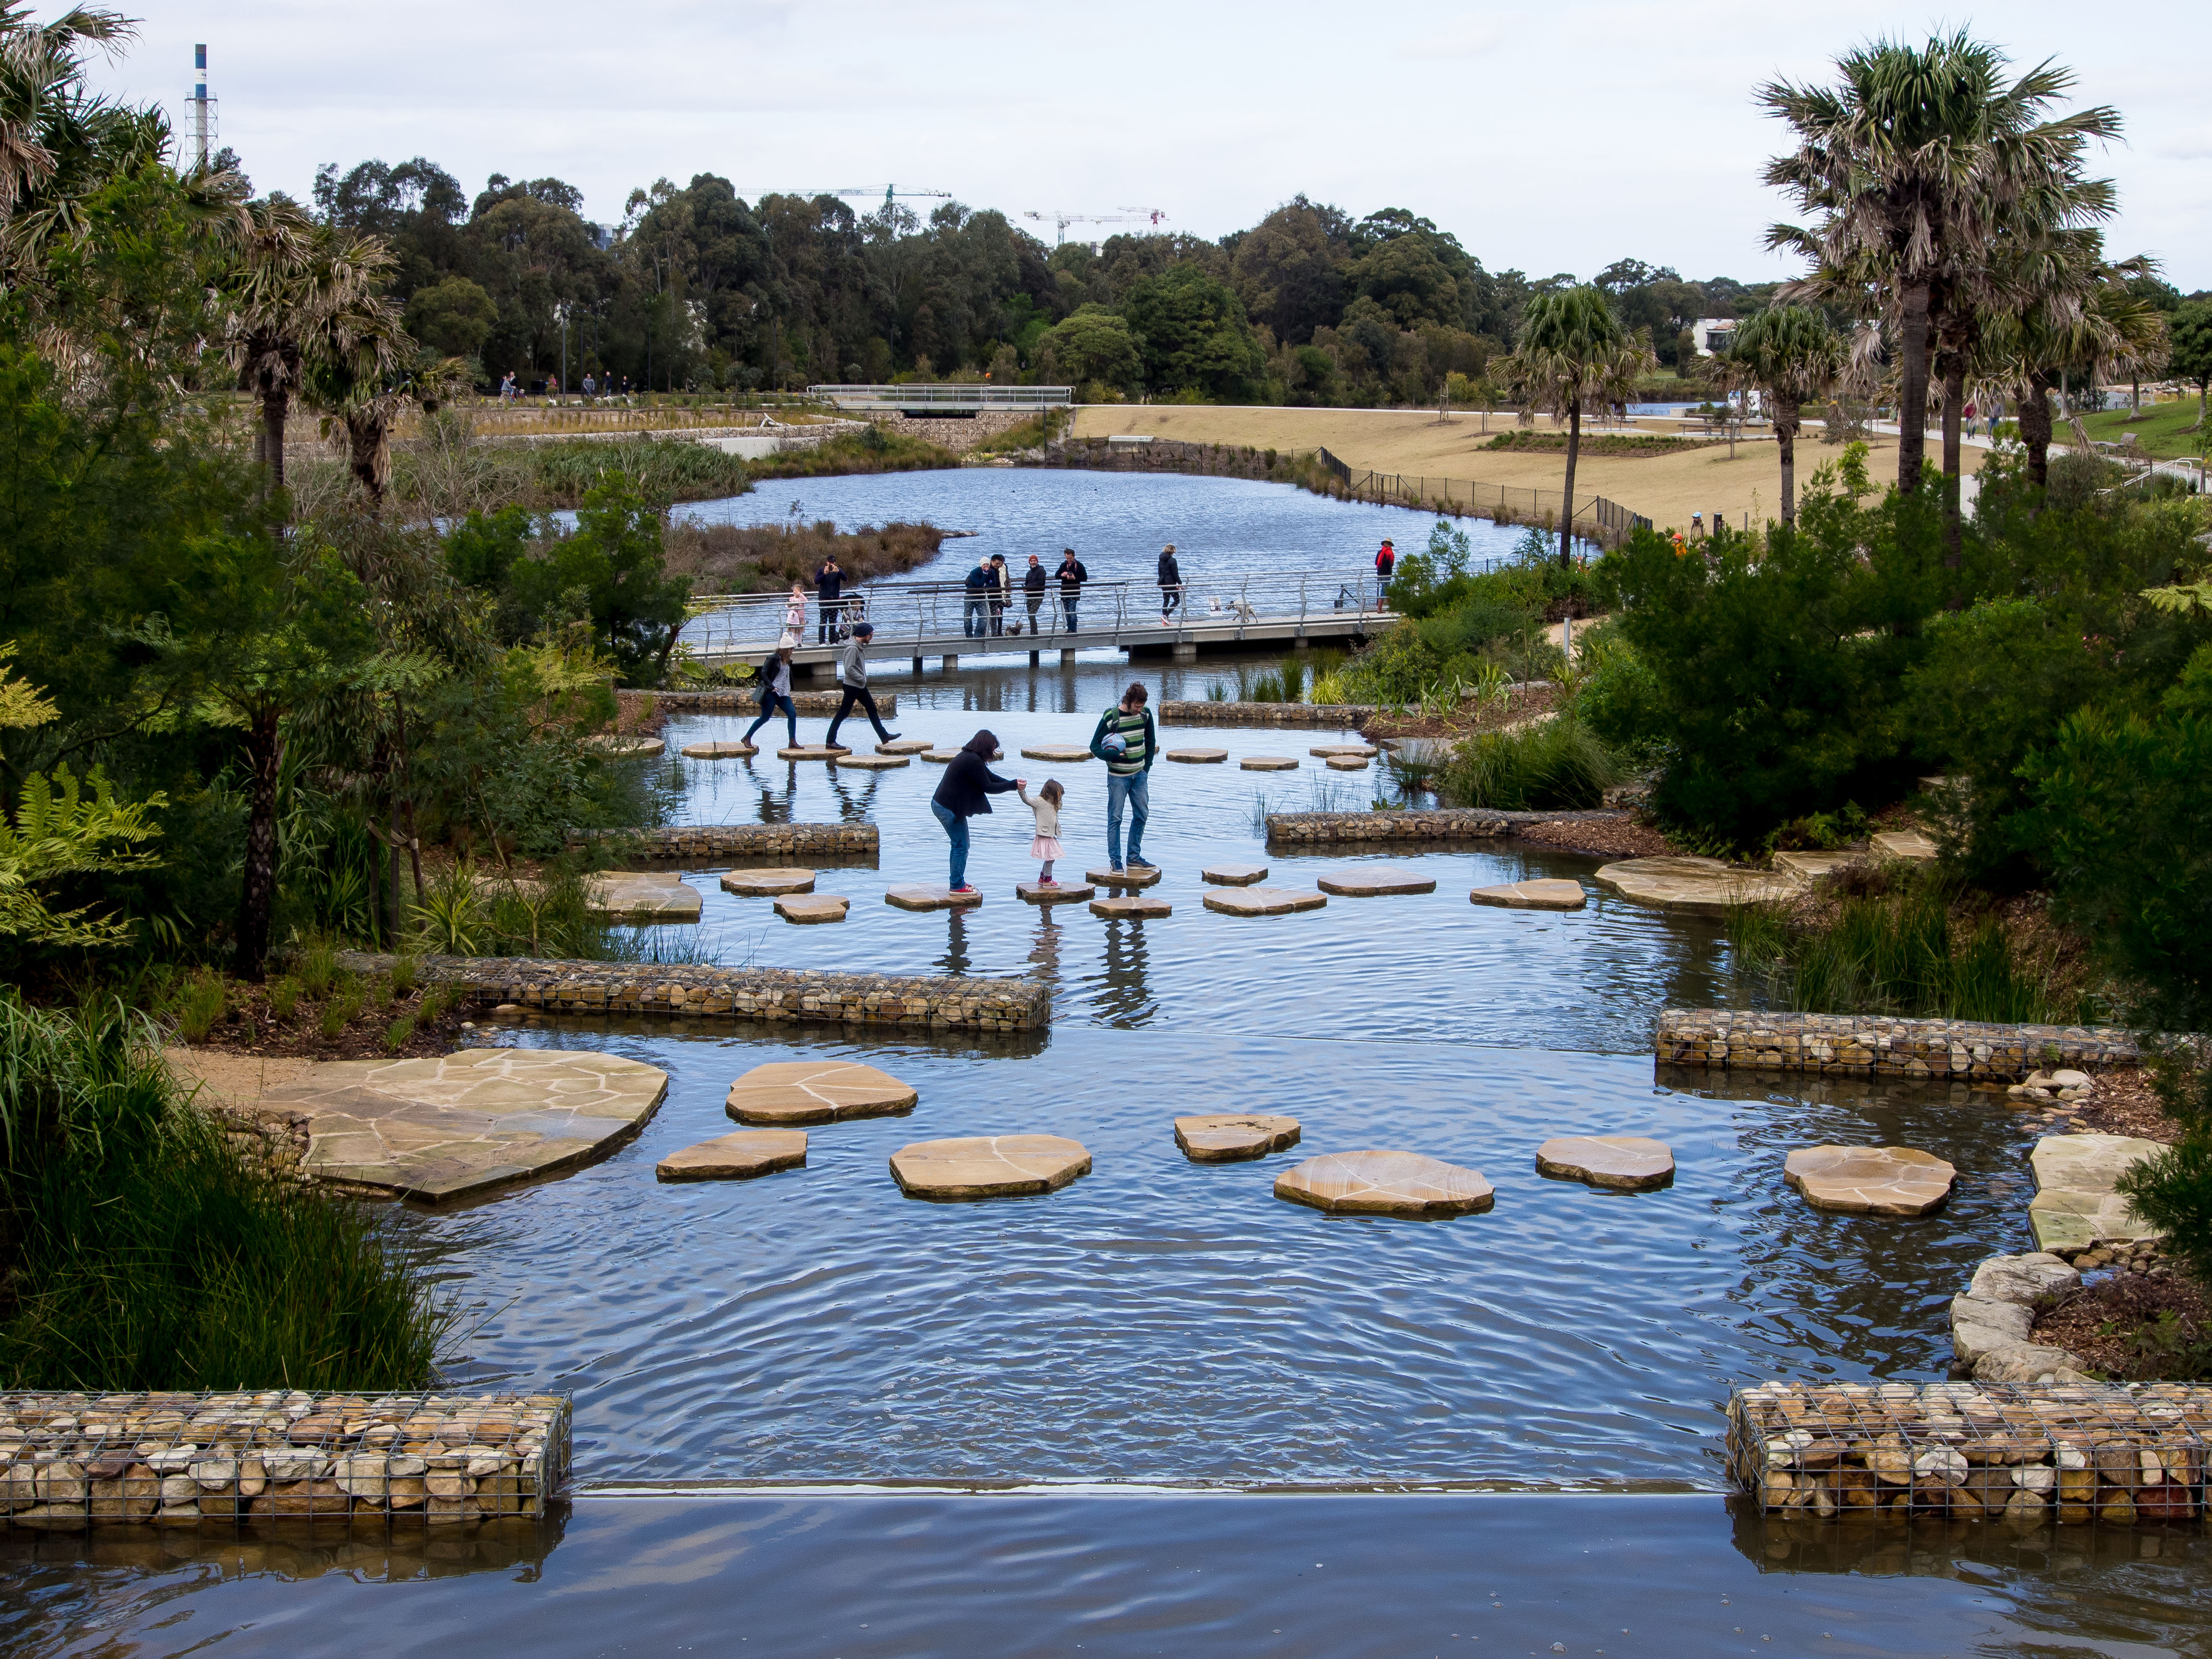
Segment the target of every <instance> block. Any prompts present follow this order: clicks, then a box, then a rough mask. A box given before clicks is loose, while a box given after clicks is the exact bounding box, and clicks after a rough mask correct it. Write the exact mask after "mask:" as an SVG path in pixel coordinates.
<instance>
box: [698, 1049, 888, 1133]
mask: <svg viewBox="0 0 2212 1659" xmlns="http://www.w3.org/2000/svg"><path fill="white" fill-rule="evenodd" d="M920 1099H921V1096H920V1095H919V1094H918V1093H917V1092H916V1091H915V1090H914V1088H913V1087H912V1086H911V1085H908V1084H904V1083H902V1082H900V1081H899V1080H898V1079H896V1078H895V1077H893V1076H892V1075H891V1074H890V1073H888V1072H880V1071H878V1070H877V1069H876V1068H875V1067H874V1066H862V1065H859V1064H857V1063H855V1062H854V1061H851V1060H772V1061H770V1062H769V1063H768V1064H767V1065H764V1066H754V1067H753V1068H752V1070H750V1072H747V1073H744V1076H742V1077H740V1078H739V1079H738V1080H737V1081H736V1082H734V1083H732V1085H730V1092H729V1096H728V1097H727V1098H726V1100H725V1101H724V1102H723V1109H724V1110H725V1111H726V1112H728V1113H729V1115H731V1116H732V1117H733V1118H735V1119H736V1120H737V1121H738V1122H740V1123H749V1124H754V1125H764V1126H767V1127H775V1128H790V1127H794V1126H796V1125H799V1124H805V1123H842V1122H843V1121H846V1120H847V1119H848V1118H856V1117H899V1116H902V1115H905V1114H906V1113H908V1112H910V1111H912V1110H913V1109H914V1107H915V1102H917V1101H918V1100H920Z"/></svg>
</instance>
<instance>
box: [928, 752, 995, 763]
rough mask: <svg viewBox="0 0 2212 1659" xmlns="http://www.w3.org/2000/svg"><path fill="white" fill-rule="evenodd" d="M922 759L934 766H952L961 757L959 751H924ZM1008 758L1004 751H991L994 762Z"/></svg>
mask: <svg viewBox="0 0 2212 1659" xmlns="http://www.w3.org/2000/svg"><path fill="white" fill-rule="evenodd" d="M959 757H960V751H959V750H957V749H929V750H923V751H922V759H924V760H926V761H927V762H928V763H930V764H931V765H932V766H950V765H951V764H952V763H953V762H954V761H956V760H957V759H958V758H959ZM991 758H992V759H993V760H1004V759H1006V750H1003V749H994V750H992V751H991Z"/></svg>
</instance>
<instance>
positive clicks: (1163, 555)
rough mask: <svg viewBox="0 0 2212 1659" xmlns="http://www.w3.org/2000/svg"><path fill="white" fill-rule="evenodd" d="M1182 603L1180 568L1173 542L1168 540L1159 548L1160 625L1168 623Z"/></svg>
mask: <svg viewBox="0 0 2212 1659" xmlns="http://www.w3.org/2000/svg"><path fill="white" fill-rule="evenodd" d="M1181 604H1182V567H1181V566H1179V565H1177V564H1176V555H1175V544H1174V543H1173V542H1170V543H1169V544H1167V545H1166V546H1165V547H1164V548H1162V549H1161V550H1160V626H1161V627H1163V628H1165V627H1166V626H1167V625H1168V618H1169V617H1171V616H1173V615H1174V614H1175V608H1176V606H1177V605H1181Z"/></svg>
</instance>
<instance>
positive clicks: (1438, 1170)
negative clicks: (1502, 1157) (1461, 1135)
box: [1275, 1152, 1498, 1216]
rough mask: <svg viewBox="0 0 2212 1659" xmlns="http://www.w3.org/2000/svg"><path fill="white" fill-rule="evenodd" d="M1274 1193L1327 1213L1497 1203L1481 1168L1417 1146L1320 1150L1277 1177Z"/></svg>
mask: <svg viewBox="0 0 2212 1659" xmlns="http://www.w3.org/2000/svg"><path fill="white" fill-rule="evenodd" d="M1275 1196H1276V1197H1277V1198H1285V1199H1288V1200H1290V1201H1291V1203H1293V1204H1310V1205H1311V1206H1313V1207H1314V1208H1315V1209H1316V1210H1326V1211H1328V1212H1329V1213H1330V1214H1331V1215H1406V1216H1452V1215H1472V1214H1474V1213H1475V1212H1477V1211H1479V1210H1486V1209H1488V1208H1490V1206H1492V1204H1494V1203H1496V1202H1497V1201H1498V1200H1497V1195H1496V1194H1494V1193H1493V1192H1492V1190H1491V1187H1490V1183H1489V1182H1487V1181H1485V1180H1484V1179H1483V1178H1482V1174H1481V1171H1480V1170H1467V1169H1462V1168H1461V1167H1460V1166H1459V1165H1458V1164H1447V1163H1445V1162H1444V1161H1443V1159H1442V1158H1430V1157H1428V1156H1426V1155H1425V1154H1424V1153H1420V1152H1324V1153H1322V1155H1321V1156H1320V1157H1319V1158H1308V1159H1307V1160H1306V1161H1305V1162H1304V1163H1303V1164H1299V1165H1297V1167H1296V1168H1295V1169H1290V1170H1284V1171H1283V1173H1282V1174H1280V1175H1279V1176H1276V1177H1275Z"/></svg>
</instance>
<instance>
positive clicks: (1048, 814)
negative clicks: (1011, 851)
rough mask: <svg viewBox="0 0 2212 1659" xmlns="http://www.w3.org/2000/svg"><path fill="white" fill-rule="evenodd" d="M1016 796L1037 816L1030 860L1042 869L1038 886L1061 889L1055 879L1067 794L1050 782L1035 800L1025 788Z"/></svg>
mask: <svg viewBox="0 0 2212 1659" xmlns="http://www.w3.org/2000/svg"><path fill="white" fill-rule="evenodd" d="M1014 793H1016V794H1018V795H1019V796H1020V797H1021V801H1022V805H1024V806H1026V807H1028V808H1029V809H1030V811H1032V812H1034V813H1036V835H1035V836H1032V837H1031V838H1030V857H1031V858H1033V859H1036V860H1038V861H1039V862H1040V863H1041V865H1042V868H1041V869H1039V870H1038V872H1037V885H1038V886H1040V887H1057V886H1059V885H1060V884H1059V883H1058V882H1056V881H1054V879H1053V878H1052V866H1053V861H1054V860H1056V859H1058V858H1059V857H1060V798H1061V796H1062V795H1064V794H1065V793H1066V791H1064V790H1063V789H1061V788H1060V780H1059V779H1058V778H1047V779H1046V780H1045V781H1044V782H1043V783H1042V784H1041V785H1040V786H1039V787H1038V788H1037V792H1036V799H1034V800H1032V799H1030V792H1029V790H1028V789H1027V788H1025V787H1024V788H1019V789H1017V790H1016V791H1015V792H1014Z"/></svg>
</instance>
